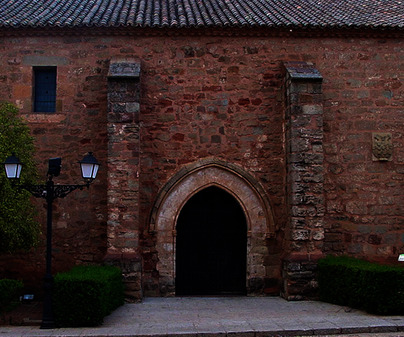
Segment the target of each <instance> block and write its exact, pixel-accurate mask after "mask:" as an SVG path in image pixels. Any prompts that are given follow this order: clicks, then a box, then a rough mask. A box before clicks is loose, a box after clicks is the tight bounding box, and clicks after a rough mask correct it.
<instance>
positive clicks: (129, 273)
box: [104, 60, 142, 300]
mask: <svg viewBox="0 0 404 337" xmlns="http://www.w3.org/2000/svg"><path fill="white" fill-rule="evenodd" d="M139 113H140V63H139V62H135V61H134V60H124V61H114V60H112V61H111V63H110V66H109V72H108V116H107V119H108V122H107V129H108V251H107V255H106V257H105V259H104V260H105V262H106V263H108V264H112V265H117V266H119V267H120V268H121V270H122V273H123V276H124V282H125V284H126V298H127V299H130V300H139V299H141V298H142V286H141V280H142V262H141V258H140V253H139V229H138V223H139V175H140V168H139V153H140V125H139Z"/></svg>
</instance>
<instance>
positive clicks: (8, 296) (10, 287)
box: [0, 279, 23, 312]
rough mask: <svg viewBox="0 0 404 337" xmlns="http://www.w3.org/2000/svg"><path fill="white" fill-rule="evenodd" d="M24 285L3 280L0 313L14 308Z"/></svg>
mask: <svg viewBox="0 0 404 337" xmlns="http://www.w3.org/2000/svg"><path fill="white" fill-rule="evenodd" d="M22 288H23V284H22V282H21V281H17V280H10V279H2V280H0V312H4V311H8V310H9V309H11V308H13V306H14V305H15V303H16V302H17V301H18V298H19V296H20V295H21V290H22Z"/></svg>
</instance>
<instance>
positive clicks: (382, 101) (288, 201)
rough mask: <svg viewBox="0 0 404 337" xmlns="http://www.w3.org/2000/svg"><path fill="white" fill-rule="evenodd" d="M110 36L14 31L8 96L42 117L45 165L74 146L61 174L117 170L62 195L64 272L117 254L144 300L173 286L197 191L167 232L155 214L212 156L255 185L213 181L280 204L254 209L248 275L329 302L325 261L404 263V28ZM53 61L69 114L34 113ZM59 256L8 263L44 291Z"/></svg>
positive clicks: (256, 283)
mask: <svg viewBox="0 0 404 337" xmlns="http://www.w3.org/2000/svg"><path fill="white" fill-rule="evenodd" d="M108 31H109V30H108V29H104V28H99V29H98V28H83V29H82V28H77V29H74V30H66V31H64V32H63V34H62V32H61V30H60V31H59V30H58V29H54V30H53V29H52V31H40V30H37V31H35V32H32V31H29V32H28V31H27V34H24V30H23V29H22V30H21V34H19V33H17V32H15V35H14V36H11V35H10V36H6V35H2V36H1V37H0V66H1V70H2V71H1V74H0V92H1V99H4V100H8V101H11V102H13V103H15V104H16V105H17V106H18V107H19V109H20V111H21V114H22V115H23V116H24V117H25V118H27V121H28V123H29V125H30V127H31V130H32V135H33V136H34V138H35V142H36V145H37V149H38V152H37V156H36V158H37V161H38V164H39V166H40V170H39V172H44V171H45V170H46V163H47V159H48V158H51V157H56V156H60V157H62V158H63V169H62V174H61V176H60V177H58V182H60V183H74V182H77V181H81V178H80V176H79V171H78V167H76V166H75V163H76V162H77V160H79V159H81V158H82V157H83V156H84V154H85V153H86V152H88V151H93V152H94V154H95V156H96V158H97V159H98V160H99V161H100V162H101V163H102V164H103V165H102V166H101V169H100V172H99V175H98V177H97V180H96V181H95V182H94V183H93V184H92V186H91V188H90V189H89V190H84V191H78V192H75V194H74V195H71V196H70V197H69V198H68V199H66V200H58V202H57V203H55V210H54V224H55V230H54V245H53V247H54V251H53V257H54V267H55V269H54V272H58V271H64V270H66V269H68V268H70V267H71V266H73V265H75V264H83V263H103V262H104V261H108V263H112V264H116V265H119V266H121V267H122V268H123V269H124V270H126V271H127V272H126V276H127V278H126V280H127V284H128V289H129V290H131V294H130V296H131V298H132V299H136V298H138V297H139V296H140V295H142V294H143V295H146V296H161V295H163V294H168V293H170V292H171V293H172V291H173V290H174V288H175V284H174V281H175V275H173V273H172V272H171V271H172V270H174V263H175V259H174V257H175V245H174V244H171V243H173V242H174V238H175V230H174V228H173V226H175V220H176V216H177V215H178V213H179V211H180V208H181V207H182V206H183V202H186V200H188V198H189V195H185V196H183V197H182V199H181V198H180V197H179V198H177V199H176V200H179V201H178V203H177V204H176V205H177V208H178V209H175V210H171V211H172V212H171V213H170V214H171V215H172V221H171V220H170V221H171V222H170V226H171V227H170V228H169V230H167V231H165V232H161V231H160V232H157V231H156V232H153V230H152V228H151V224H152V221H153V211H154V207H155V206H156V204H157V201H156V200H157V199H158V198H159V196H162V191H163V190H164V188H165V186H167V184H169V182H171V181H173V179H174V180H175V179H176V177H178V173H179V172H184V170H187V169H189V168H190V167H195V165H196V164H197V163H201V161H202V162H203V161H204V160H207V162H210V163H220V165H219V166H220V168H223V170H222V171H221V172H222V173H223V172H224V173H226V172H227V173H229V172H230V173H231V172H233V173H232V174H233V176H234V177H235V179H236V178H237V177H251V179H250V178H248V179H244V181H245V185H243V184H237V186H238V187H237V188H234V186H233V184H230V183H229V184H223V179H222V181H217V178H218V176H217V175H215V174H213V173H209V172H211V171H212V170H210V168H211V167H209V170H208V168H206V170H205V169H203V170H201V171H200V173H201V174H202V175H203V174H206V175H205V178H204V179H201V181H205V180H206V181H208V182H209V183H214V184H216V185H217V186H221V187H223V188H226V189H227V190H228V191H230V192H232V193H233V195H234V197H235V198H236V199H237V198H238V199H237V200H239V202H241V204H242V203H244V204H245V205H252V204H254V203H253V202H248V200H252V199H251V198H248V196H247V195H248V193H247V192H248V191H250V190H253V191H256V192H254V193H255V195H256V196H257V198H258V197H259V200H262V202H261V203H262V205H261V207H260V209H262V210H263V211H262V212H261V211H258V208H254V207H251V206H248V209H247V208H246V210H247V211H245V214H246V215H248V216H249V215H250V214H255V215H254V217H250V218H249V223H250V224H251V231H250V232H249V233H247V235H248V240H249V242H250V246H249V247H251V248H250V250H249V257H248V261H249V262H248V263H249V265H248V266H247V267H248V268H247V273H248V275H247V276H246V280H250V283H251V284H250V285H249V286H251V287H250V288H251V289H252V288H254V292H255V293H262V294H264V293H267V294H279V292H280V288H281V287H282V288H283V293H284V294H285V297H287V298H301V297H305V296H311V295H312V293H313V290H314V289H315V282H314V281H313V276H314V275H315V262H316V259H317V258H319V257H320V256H322V254H342V253H346V254H350V255H353V256H359V257H365V258H368V259H370V260H380V261H384V262H386V261H387V262H394V261H396V260H397V255H398V254H399V253H404V230H403V228H404V210H403V205H404V203H403V200H404V195H403V191H404V188H403V181H404V180H403V173H404V135H403V122H404V121H403V113H402V110H403V108H402V107H403V106H404V99H403V97H404V91H403V90H404V85H403V80H402V79H403V78H404V74H403V69H404V64H403V61H404V60H403V58H402V55H401V54H402V53H400V51H401V50H403V49H404V42H403V40H402V39H401V38H397V36H395V37H394V36H393V34H392V35H390V32H389V31H387V30H386V31H383V32H377V31H372V32H371V36H368V35H366V34H365V33H364V32H361V31H356V32H349V31H340V32H331V31H321V32H320V31H318V32H317V33H316V34H317V35H316V37H313V34H312V33H313V32H307V33H305V32H300V33H296V32H295V31H293V32H284V33H282V34H281V33H279V34H278V33H275V32H274V33H273V35H271V34H269V33H268V30H264V29H262V30H261V29H259V28H257V29H251V30H248V32H247V30H245V31H243V34H244V33H246V34H250V35H249V36H247V35H243V34H241V33H240V31H238V30H234V31H233V30H232V31H230V30H229V31H227V33H228V34H227V33H226V34H227V35H226V36H224V35H223V31H216V30H214V29H212V30H208V31H202V30H194V29H189V30H182V31H181V30H178V31H176V32H175V33H174V32H173V31H171V30H170V31H169V30H165V29H164V28H162V29H155V30H154V29H150V31H147V32H146V31H144V32H143V31H142V33H139V34H138V33H136V32H137V30H136V29H134V30H133V31H132V30H130V31H129V30H127V31H126V33H125V34H120V32H119V31H114V34H115V33H116V34H115V35H112V34H108V33H107V32H108ZM59 32H60V34H59ZM205 32H206V35H204V33H205ZM33 34H36V35H35V36H33ZM310 62H311V63H312V64H310ZM314 65H315V66H314ZM37 66H56V67H57V109H56V110H57V111H56V113H53V114H49V113H48V114H46V113H33V112H32V102H31V101H32V93H33V90H34V88H33V84H32V83H34V81H33V72H32V68H33V67H37ZM316 69H317V72H316ZM320 73H321V77H322V81H321V78H320V77H319V74H320ZM380 133H384V134H389V135H391V145H389V146H391V149H390V152H391V155H390V154H389V160H384V161H380V160H378V161H375V160H374V158H373V156H374V153H373V149H372V135H374V134H380ZM389 144H390V143H389ZM229 168H231V170H229ZM240 172H241V173H240ZM185 176H188V174H185ZM189 177H190V178H191V177H192V175H189ZM236 180H237V179H236ZM236 180H235V181H236ZM251 182H254V183H253V184H252V183H251ZM175 186H177V185H175ZM178 186H179V185H178ZM204 186H205V185H204V184H202V183H201V184H200V185H198V187H197V188H196V190H198V189H199V188H203V187H204ZM252 186H254V188H253V189H252ZM240 188H244V189H243V191H244V192H243V193H244V194H241V192H240V193H234V191H236V190H238V189H240ZM246 191H247V192H246ZM194 192H195V191H194V190H191V189H190V190H188V194H192V193H194ZM238 194H239V195H242V196H243V197H242V198H240V196H239V195H238ZM35 202H37V201H35ZM161 203H162V204H164V205H168V203H167V199H164V200H161ZM38 206H39V207H38V217H39V220H40V221H41V222H42V223H45V219H44V214H43V212H42V211H41V210H42V208H41V207H42V204H38ZM167 207H168V206H167ZM267 209H270V210H271V214H272V217H273V221H269V223H270V226H269V230H268V229H267V228H266V227H265V226H263V228H262V230H261V229H260V227H259V225H258V224H259V222H257V221H256V220H254V219H259V221H261V219H264V218H265V216H267V215H266V214H265V210H267ZM162 215H163V216H162V217H161V221H162V223H163V222H164V221H166V220H167V219H166V218H165V217H164V214H162ZM261 223H264V222H263V221H261ZM169 244H171V245H169ZM43 250H44V244H43V241H42V240H41V242H40V243H39V245H38V247H37V248H35V249H33V250H32V251H31V252H30V253H29V254H25V253H19V254H14V255H13V256H11V255H4V256H0V274H1V275H2V276H4V277H12V278H20V279H22V278H30V281H28V282H29V285H32V286H33V287H34V286H35V285H36V284H41V279H42V276H43V270H44V258H43V256H44V253H43ZM165 261H169V262H170V263H171V264H170V265H168V264H167V263H165ZM27 275H28V276H27ZM164 280H168V281H167V287H166V288H167V289H168V288H169V289H168V290H169V291H167V289H166V290H164V289H162V287H159V285H161V284H163V281H164ZM139 289H141V290H140V291H139ZM142 292H143V293H142ZM299 292H300V293H299Z"/></svg>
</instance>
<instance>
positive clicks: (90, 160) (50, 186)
mask: <svg viewBox="0 0 404 337" xmlns="http://www.w3.org/2000/svg"><path fill="white" fill-rule="evenodd" d="M61 163H62V159H61V158H51V159H49V166H48V173H47V181H46V184H45V185H23V186H22V188H24V189H25V190H27V191H29V192H30V193H31V194H32V195H33V196H34V197H36V198H44V199H45V200H46V203H47V210H48V211H47V221H46V227H47V228H46V273H45V280H44V290H45V297H44V306H43V316H42V323H41V329H52V328H55V321H54V316H53V310H52V290H53V276H52V203H53V200H55V199H56V198H64V197H65V196H67V195H68V194H69V193H70V192H73V191H74V190H76V189H80V190H82V189H83V188H84V187H87V188H88V187H89V186H90V184H91V182H92V181H93V180H94V179H95V177H96V176H97V172H98V168H99V166H100V164H99V163H98V161H97V159H95V158H94V156H93V154H92V152H89V153H88V154H87V155H86V156H84V158H83V159H82V160H81V161H79V163H80V166H81V174H82V177H83V179H84V181H85V184H82V185H80V184H78V185H55V183H54V182H53V177H57V176H58V175H59V174H60V169H61ZM22 166H23V164H22V163H21V162H20V160H19V159H18V158H17V157H16V156H15V155H14V154H13V155H12V156H10V157H8V158H7V159H6V161H5V162H4V168H5V170H6V175H7V178H8V179H13V180H14V179H19V178H20V173H21V169H22Z"/></svg>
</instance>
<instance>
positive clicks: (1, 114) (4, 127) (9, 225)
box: [0, 102, 40, 253]
mask: <svg viewBox="0 0 404 337" xmlns="http://www.w3.org/2000/svg"><path fill="white" fill-rule="evenodd" d="M34 152H35V148H34V139H33V138H32V136H31V134H30V129H29V127H28V126H27V124H26V123H25V121H24V120H23V119H22V118H21V117H20V116H19V115H18V109H17V108H16V107H15V106H14V105H12V104H10V103H5V102H0V163H4V161H5V160H6V158H7V157H9V156H11V155H12V154H13V153H15V155H16V156H17V157H18V158H19V159H20V161H21V162H22V163H23V164H24V167H23V171H22V173H21V179H19V182H14V185H17V186H18V185H20V184H21V185H24V184H28V185H29V184H34V183H35V182H36V178H37V173H36V166H35V162H34ZM17 186H13V185H12V184H11V183H10V181H9V180H8V179H7V177H6V175H5V172H4V169H3V168H2V169H1V170H0V253H9V252H13V251H17V250H20V249H25V250H28V249H30V248H31V247H32V246H35V245H36V244H37V242H38V240H39V235H40V226H39V223H38V222H37V221H36V220H35V215H36V212H35V208H34V206H33V205H32V204H31V201H30V193H29V192H27V191H25V190H24V189H21V188H17Z"/></svg>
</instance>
